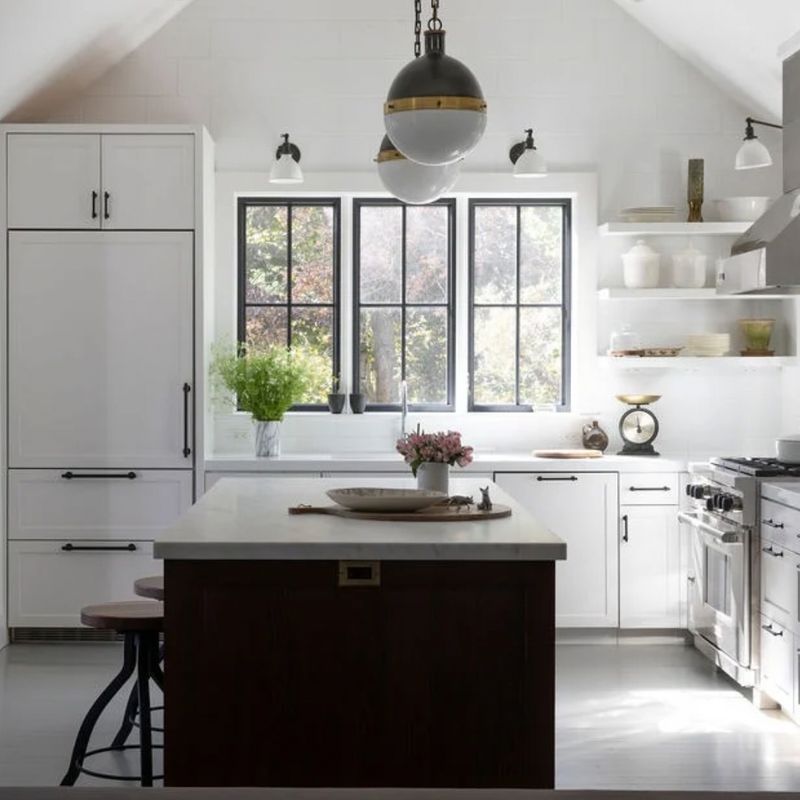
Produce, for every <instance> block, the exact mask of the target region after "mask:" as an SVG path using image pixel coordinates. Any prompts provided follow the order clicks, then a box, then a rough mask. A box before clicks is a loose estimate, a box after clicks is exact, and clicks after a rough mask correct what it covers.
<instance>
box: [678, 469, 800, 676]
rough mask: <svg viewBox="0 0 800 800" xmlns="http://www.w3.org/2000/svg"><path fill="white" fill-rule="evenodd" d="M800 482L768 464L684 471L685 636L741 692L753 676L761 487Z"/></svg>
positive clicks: (798, 473)
mask: <svg viewBox="0 0 800 800" xmlns="http://www.w3.org/2000/svg"><path fill="white" fill-rule="evenodd" d="M776 477H778V478H780V477H787V478H794V479H797V478H800V467H798V466H796V465H786V464H781V463H780V462H779V461H777V460H776V459H771V458H712V459H711V461H710V464H709V465H704V466H701V467H695V468H693V469H692V470H691V471H690V476H689V484H688V485H687V487H686V494H687V495H688V499H687V509H686V510H685V511H681V512H680V514H679V518H680V521H681V523H682V524H683V525H685V526H687V527H688V541H689V542H690V557H689V574H688V578H689V630H690V631H691V633H692V634H693V635H694V643H695V646H696V647H697V648H698V650H700V651H701V652H702V653H703V654H704V655H706V656H707V657H708V658H709V659H711V660H712V661H713V662H714V663H715V664H716V665H717V666H718V667H720V669H722V670H723V671H724V672H726V673H727V674H728V675H730V676H731V677H732V678H733V679H734V680H736V681H737V682H738V683H739V684H741V685H742V686H754V685H755V684H756V678H757V670H758V663H757V652H758V647H757V645H758V641H757V631H758V613H759V609H758V597H759V586H758V576H759V553H760V549H759V542H758V520H759V517H758V513H759V483H760V480H761V479H762V478H771V479H774V478H776Z"/></svg>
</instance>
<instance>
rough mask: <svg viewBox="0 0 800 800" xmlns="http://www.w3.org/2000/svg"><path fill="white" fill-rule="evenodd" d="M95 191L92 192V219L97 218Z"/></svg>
mask: <svg viewBox="0 0 800 800" xmlns="http://www.w3.org/2000/svg"><path fill="white" fill-rule="evenodd" d="M97 197H98V195H97V192H94V191H93V192H92V219H97Z"/></svg>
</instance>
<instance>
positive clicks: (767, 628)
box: [761, 625, 783, 636]
mask: <svg viewBox="0 0 800 800" xmlns="http://www.w3.org/2000/svg"><path fill="white" fill-rule="evenodd" d="M761 630H762V631H766V632H767V633H769V634H771V635H772V636H783V631H775V630H773V629H772V625H762V626H761Z"/></svg>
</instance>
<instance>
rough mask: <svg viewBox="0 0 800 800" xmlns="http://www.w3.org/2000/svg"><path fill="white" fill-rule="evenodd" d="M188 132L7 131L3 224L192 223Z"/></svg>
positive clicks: (129, 226)
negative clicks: (6, 200) (6, 191)
mask: <svg viewBox="0 0 800 800" xmlns="http://www.w3.org/2000/svg"><path fill="white" fill-rule="evenodd" d="M194 148H195V137H194V135H193V134H189V133H174V134H157V133H152V134H141V133H137V134H123V133H119V134H117V133H104V134H99V133H88V134H87V133H28V132H26V133H11V134H9V136H8V188H7V190H8V227H9V228H27V229H100V228H104V229H109V230H123V229H124V230H191V229H193V228H194V227H195V207H194V205H195V153H194Z"/></svg>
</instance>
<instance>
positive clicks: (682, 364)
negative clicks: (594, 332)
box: [598, 355, 800, 369]
mask: <svg viewBox="0 0 800 800" xmlns="http://www.w3.org/2000/svg"><path fill="white" fill-rule="evenodd" d="M598 360H599V362H600V363H601V364H602V365H603V366H606V367H609V368H611V369H712V368H713V369H716V368H718V367H723V368H731V367H734V368H736V369H775V368H781V367H794V366H797V365H798V364H799V363H800V360H798V358H797V356H771V357H764V358H757V357H747V356H676V357H674V358H637V357H633V356H630V357H622V358H618V357H615V356H603V355H601V356H598Z"/></svg>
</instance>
